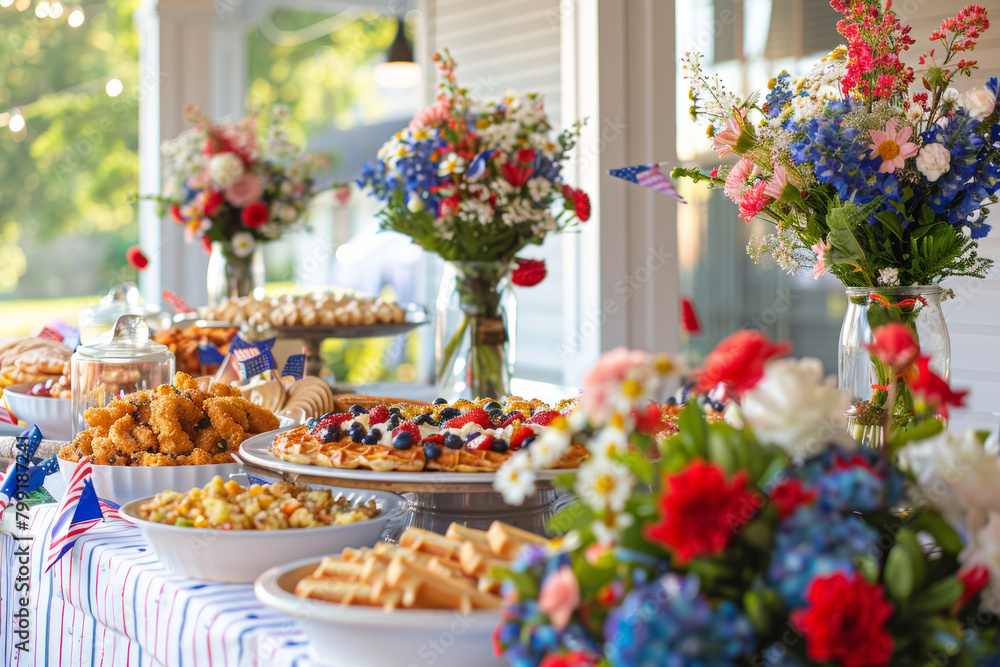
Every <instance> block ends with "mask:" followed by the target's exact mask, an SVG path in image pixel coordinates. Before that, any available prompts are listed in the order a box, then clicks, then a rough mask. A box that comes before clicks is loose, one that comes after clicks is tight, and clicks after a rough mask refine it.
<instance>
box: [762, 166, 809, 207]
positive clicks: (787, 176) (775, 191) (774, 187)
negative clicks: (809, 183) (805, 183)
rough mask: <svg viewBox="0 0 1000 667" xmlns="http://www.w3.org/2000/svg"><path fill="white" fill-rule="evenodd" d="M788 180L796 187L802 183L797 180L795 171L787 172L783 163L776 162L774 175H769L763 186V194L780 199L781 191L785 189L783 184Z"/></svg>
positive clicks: (786, 183)
mask: <svg viewBox="0 0 1000 667" xmlns="http://www.w3.org/2000/svg"><path fill="white" fill-rule="evenodd" d="M789 182H791V183H792V185H794V186H795V187H797V188H801V187H802V183H800V182H799V179H798V177H796V175H795V172H789V171H788V170H787V169H785V165H783V164H776V165H774V175H773V176H771V180H770V182H768V184H767V187H766V188H764V194H766V195H767V196H768V197H770V198H771V199H781V193H782V192H784V191H785V186H786V185H788V183H789Z"/></svg>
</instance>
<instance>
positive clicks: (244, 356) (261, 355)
mask: <svg viewBox="0 0 1000 667" xmlns="http://www.w3.org/2000/svg"><path fill="white" fill-rule="evenodd" d="M232 354H233V357H235V358H236V361H238V362H239V364H240V375H241V376H242V377H243V379H244V380H248V379H250V378H252V377H254V376H256V375H260V374H261V373H263V372H265V371H272V370H275V364H274V356H273V355H272V354H271V350H268V349H264V350H261V349H259V348H256V347H249V348H242V349H239V350H234V351H233V352H232Z"/></svg>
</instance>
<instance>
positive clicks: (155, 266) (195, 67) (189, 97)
mask: <svg viewBox="0 0 1000 667" xmlns="http://www.w3.org/2000/svg"><path fill="white" fill-rule="evenodd" d="M135 22H136V28H137V30H138V31H139V36H140V44H139V71H140V72H142V80H143V97H142V99H141V103H140V106H139V192H140V193H141V194H144V195H145V194H156V193H159V192H160V141H161V139H162V138H170V137H175V136H177V135H178V134H179V133H180V132H181V131H182V130H184V129H185V127H186V124H185V123H184V119H183V116H182V113H181V107H182V106H183V105H184V104H188V103H191V104H197V105H199V106H201V107H202V108H203V109H205V110H206V111H207V112H209V113H211V112H212V111H213V109H212V102H213V99H212V95H211V91H212V86H211V80H212V71H211V70H212V67H211V65H212V62H213V58H212V55H213V53H212V31H213V25H214V23H215V10H214V8H213V5H212V1H211V0H160V1H159V2H157V0H146V1H145V2H144V3H143V4H142V6H141V7H140V9H139V10H138V11H137V12H136V15H135ZM241 99H242V98H241ZM183 231H184V230H183V228H182V227H181V226H180V225H178V224H177V223H175V222H174V221H173V219H172V218H170V217H169V216H167V217H164V218H162V219H161V218H160V216H159V214H158V211H157V205H156V203H155V202H150V201H143V202H141V203H140V204H139V243H140V245H141V246H142V248H143V250H144V251H145V253H146V255H147V256H148V257H149V259H150V266H149V268H148V269H147V270H146V271H145V272H144V273H143V274H142V275H141V277H140V284H141V287H142V292H143V296H144V297H145V298H146V300H147V301H150V302H154V303H160V302H161V295H162V291H163V290H164V289H170V290H173V291H174V292H177V293H178V294H180V295H181V296H183V297H184V298H185V299H187V300H188V301H189V302H190V303H191V304H192V305H199V304H204V303H205V301H206V297H207V293H206V289H205V272H206V269H207V267H208V257H207V255H205V253H204V252H203V251H202V250H201V247H200V246H196V245H194V244H192V245H187V244H185V243H184V234H183Z"/></svg>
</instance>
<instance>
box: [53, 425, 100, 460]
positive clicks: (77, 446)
mask: <svg viewBox="0 0 1000 667" xmlns="http://www.w3.org/2000/svg"><path fill="white" fill-rule="evenodd" d="M93 442H94V433H93V431H91V430H90V429H88V430H86V431H80V432H79V433H77V434H76V437H75V438H73V441H72V442H70V443H69V444H68V445H66V447H70V448H72V449H73V451H75V452H76V454H77V456H76V458H75V459H73V460H74V461H78V460H79V459H80V457H81V456H90V455H91V454H93V453H94V448H93ZM66 447H63V450H65V449H66ZM62 454H63V451H62V450H60V452H59V457H60V458H66V457H65V456H63V455H62ZM66 460H67V461H69V460H70V459H68V458H66Z"/></svg>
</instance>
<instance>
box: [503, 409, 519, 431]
mask: <svg viewBox="0 0 1000 667" xmlns="http://www.w3.org/2000/svg"><path fill="white" fill-rule="evenodd" d="M516 419H520V420H521V421H524V413H523V412H521V411H520V410H516V411H514V412H511V413H510V414H509V415H507V418H506V419H504V420H503V423H502V424H500V428H504V427H507V426H510V425H511V424H513V423H514V420H516Z"/></svg>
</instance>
